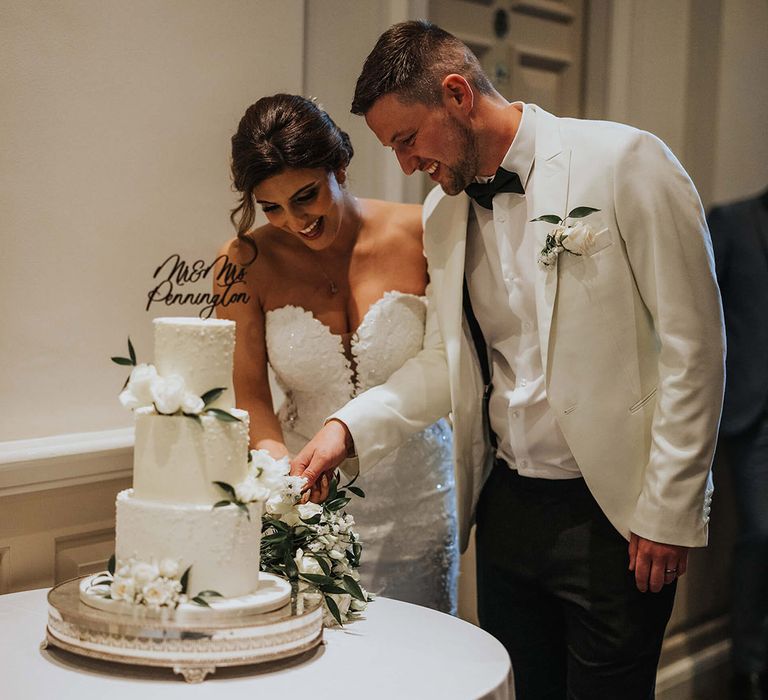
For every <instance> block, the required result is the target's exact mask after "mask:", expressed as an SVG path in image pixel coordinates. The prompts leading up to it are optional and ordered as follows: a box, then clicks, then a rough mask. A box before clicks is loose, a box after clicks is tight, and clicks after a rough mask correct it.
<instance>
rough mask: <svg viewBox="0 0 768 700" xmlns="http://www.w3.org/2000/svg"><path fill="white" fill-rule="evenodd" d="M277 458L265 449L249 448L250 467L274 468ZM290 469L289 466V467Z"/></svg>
mask: <svg viewBox="0 0 768 700" xmlns="http://www.w3.org/2000/svg"><path fill="white" fill-rule="evenodd" d="M277 462H278V460H276V459H274V458H273V457H272V455H271V454H269V452H267V450H251V469H252V470H258V469H266V470H273V471H274V470H275V468H276V467H277V466H278V465H277ZM289 469H290V467H289Z"/></svg>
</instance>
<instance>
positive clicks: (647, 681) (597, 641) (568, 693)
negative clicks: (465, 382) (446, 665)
mask: <svg viewBox="0 0 768 700" xmlns="http://www.w3.org/2000/svg"><path fill="white" fill-rule="evenodd" d="M628 566H629V555H628V551H627V542H626V540H625V539H624V538H623V537H622V536H621V535H620V534H619V533H618V532H616V530H615V529H614V528H613V526H612V525H611V524H610V522H609V521H608V520H607V518H606V517H605V515H603V512H602V511H601V510H600V507H599V506H598V505H597V503H596V502H595V500H594V498H593V497H592V494H591V493H590V492H589V489H588V488H587V486H586V484H585V483H584V480H583V479H568V480H555V481H553V480H548V479H530V478H527V477H521V476H519V475H518V474H517V472H516V471H514V470H511V469H509V467H507V465H506V464H504V463H503V462H498V463H497V465H496V467H495V468H494V470H493V472H492V474H491V476H490V478H489V480H488V482H487V484H486V485H485V487H484V489H483V493H482V494H481V498H480V502H479V504H478V511H477V585H478V614H479V618H480V625H481V627H482V628H483V629H485V630H486V631H488V632H490V633H491V634H492V635H494V636H495V637H496V638H497V639H498V640H499V641H500V642H501V643H502V644H503V645H504V646H505V647H506V648H507V651H508V652H509V655H510V658H511V660H512V670H513V673H514V676H515V692H516V696H517V700H547V699H549V698H553V699H554V698H557V699H558V700H564V699H565V698H569V699H570V698H573V699H574V700H613V699H618V698H621V700H634V699H635V698H636V699H637V700H649V699H650V700H652V699H653V697H654V688H655V678H656V668H657V665H658V661H659V654H660V651H661V642H662V638H663V636H664V629H665V627H666V625H667V622H668V620H669V616H670V614H671V612H672V604H673V602H674V596H675V585H674V584H672V585H668V586H664V588H663V589H662V590H661V592H659V593H651V592H648V593H640V591H638V590H637V588H636V586H635V580H634V573H633V572H630V571H629V570H628Z"/></svg>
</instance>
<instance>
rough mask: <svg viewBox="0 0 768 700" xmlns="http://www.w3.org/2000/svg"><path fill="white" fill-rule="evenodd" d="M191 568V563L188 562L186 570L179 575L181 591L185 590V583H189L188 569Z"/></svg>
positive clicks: (184, 591)
mask: <svg viewBox="0 0 768 700" xmlns="http://www.w3.org/2000/svg"><path fill="white" fill-rule="evenodd" d="M191 568H192V565H191V564H190V565H189V566H188V567H187V570H186V571H185V572H184V573H183V574H182V575H181V580H180V581H179V583H181V592H182V593H186V592H187V584H188V583H189V570H190V569H191Z"/></svg>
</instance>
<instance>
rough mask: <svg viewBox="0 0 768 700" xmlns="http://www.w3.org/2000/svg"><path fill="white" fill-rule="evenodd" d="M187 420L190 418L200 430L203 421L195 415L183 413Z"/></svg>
mask: <svg viewBox="0 0 768 700" xmlns="http://www.w3.org/2000/svg"><path fill="white" fill-rule="evenodd" d="M184 415H185V416H186V417H187V418H191V419H192V420H193V421H195V423H197V424H198V425H199V426H200V427H201V428H202V427H203V419H202V418H200V416H198V415H197V414H196V413H185V414H184Z"/></svg>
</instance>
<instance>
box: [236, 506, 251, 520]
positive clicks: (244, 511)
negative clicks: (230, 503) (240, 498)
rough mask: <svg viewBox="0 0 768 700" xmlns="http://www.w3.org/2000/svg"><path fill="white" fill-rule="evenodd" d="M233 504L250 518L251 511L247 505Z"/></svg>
mask: <svg viewBox="0 0 768 700" xmlns="http://www.w3.org/2000/svg"><path fill="white" fill-rule="evenodd" d="M235 505H236V506H237V507H238V508H239V509H240V510H242V511H243V513H245V517H246V518H248V520H249V521H250V519H251V511H249V510H248V506H247V505H245V503H235Z"/></svg>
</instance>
